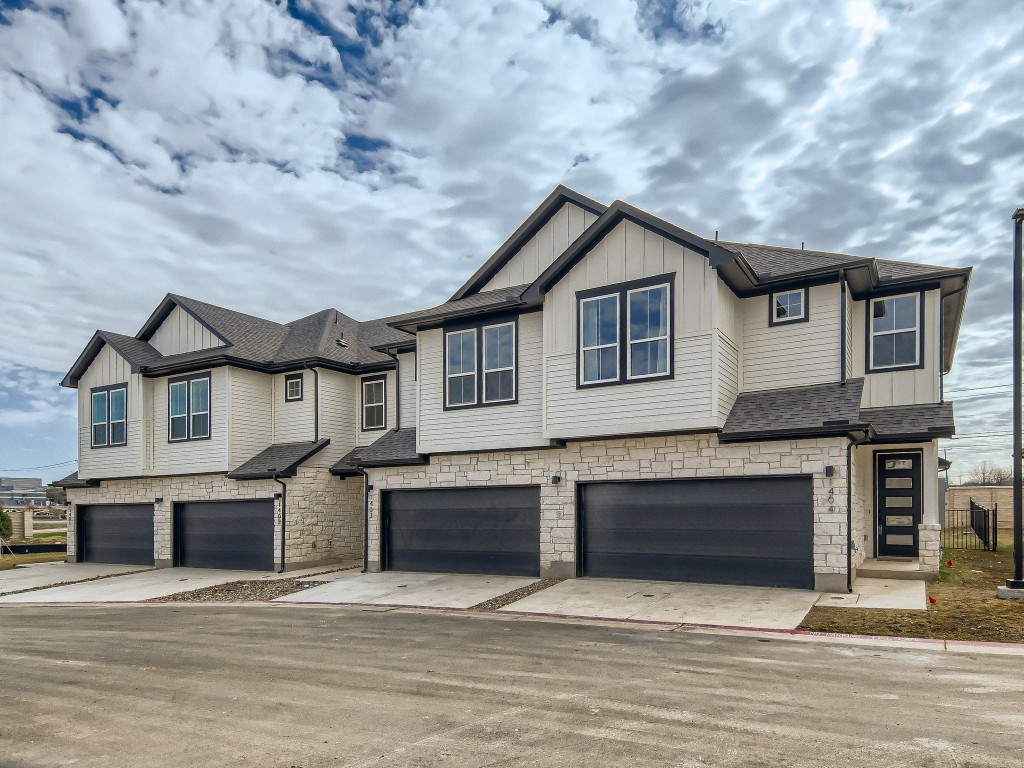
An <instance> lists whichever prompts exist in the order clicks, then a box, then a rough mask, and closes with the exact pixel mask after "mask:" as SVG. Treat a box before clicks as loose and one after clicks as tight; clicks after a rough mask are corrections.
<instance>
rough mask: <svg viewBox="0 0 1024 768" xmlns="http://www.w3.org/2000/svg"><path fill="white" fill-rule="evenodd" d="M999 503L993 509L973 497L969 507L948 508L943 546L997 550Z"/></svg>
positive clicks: (943, 529) (943, 533)
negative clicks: (982, 504)
mask: <svg viewBox="0 0 1024 768" xmlns="http://www.w3.org/2000/svg"><path fill="white" fill-rule="evenodd" d="M998 522H999V505H998V504H995V505H993V506H992V509H988V508H986V507H983V506H981V504H979V503H978V502H976V501H975V500H974V499H971V506H970V508H968V509H947V510H946V524H945V525H944V526H943V528H942V546H943V547H946V548H947V549H983V550H988V551H990V552H995V551H996V547H997V546H998V544H999V527H998V525H997V524H998Z"/></svg>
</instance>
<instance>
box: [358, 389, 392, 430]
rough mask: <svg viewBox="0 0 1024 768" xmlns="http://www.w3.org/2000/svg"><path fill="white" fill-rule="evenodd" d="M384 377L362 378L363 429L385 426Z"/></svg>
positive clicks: (382, 427) (383, 427)
mask: <svg viewBox="0 0 1024 768" xmlns="http://www.w3.org/2000/svg"><path fill="white" fill-rule="evenodd" d="M386 381H387V379H386V377H384V376H374V377H373V378H366V379H363V380H362V382H363V431H370V430H375V429H385V428H386V427H387V406H386V404H387V400H386V394H387V393H386Z"/></svg>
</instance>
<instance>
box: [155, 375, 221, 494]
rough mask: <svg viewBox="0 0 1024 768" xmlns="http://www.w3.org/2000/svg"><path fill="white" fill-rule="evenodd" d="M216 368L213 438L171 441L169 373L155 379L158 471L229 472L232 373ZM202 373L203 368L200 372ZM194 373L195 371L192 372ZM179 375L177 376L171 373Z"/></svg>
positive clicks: (212, 390) (212, 381) (212, 391)
mask: <svg viewBox="0 0 1024 768" xmlns="http://www.w3.org/2000/svg"><path fill="white" fill-rule="evenodd" d="M227 370H228V369H227V368H225V367H221V368H214V369H212V370H211V371H209V374H210V439H208V440H183V441H180V442H175V443H172V442H169V441H168V439H167V438H168V435H169V433H170V430H169V429H168V426H169V425H168V420H167V406H168V403H167V382H168V381H169V379H168V377H161V378H159V379H156V380H155V381H154V383H153V425H152V426H153V467H152V473H153V474H156V475H187V474H192V473H195V472H227V471H228V470H230V469H234V467H229V466H228V396H229V395H228V391H229V386H228V373H227ZM197 373H202V372H197ZM190 375H192V374H190ZM170 378H175V377H170Z"/></svg>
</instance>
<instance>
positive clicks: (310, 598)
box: [275, 571, 537, 608]
mask: <svg viewBox="0 0 1024 768" xmlns="http://www.w3.org/2000/svg"><path fill="white" fill-rule="evenodd" d="M314 580H315V581H323V582H324V583H323V584H321V585H320V586H317V587H310V588H309V589H307V590H305V591H303V592H297V593H295V594H291V595H285V596H284V597H279V598H277V599H276V600H275V602H279V603H355V604H368V605H414V606H421V607H425V608H469V607H471V606H474V605H477V604H478V603H482V602H484V601H486V600H491V599H492V598H495V597H498V596H499V595H504V594H506V593H508V592H511V591H513V590H515V589H520V588H522V587H526V586H529V585H530V584H533V583H535V582H536V581H537V579H534V578H529V577H519V576H478V575H472V574H445V573H402V572H401V571H386V572H384V573H359V572H358V571H343V572H341V573H330V574H324V575H323V576H320V577H316V578H315V579H313V578H311V579H310V581H314Z"/></svg>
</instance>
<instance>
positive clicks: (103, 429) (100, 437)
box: [90, 384, 128, 448]
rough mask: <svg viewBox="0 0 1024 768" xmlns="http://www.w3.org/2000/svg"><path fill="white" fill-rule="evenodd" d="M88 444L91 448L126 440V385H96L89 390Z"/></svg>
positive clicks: (125, 441) (124, 443)
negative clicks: (89, 426)
mask: <svg viewBox="0 0 1024 768" xmlns="http://www.w3.org/2000/svg"><path fill="white" fill-rule="evenodd" d="M90 400H91V406H92V408H91V410H92V417H91V420H90V423H91V430H90V432H91V435H90V444H91V445H92V447H93V448H107V447H111V446H115V445H126V444H127V442H128V386H127V385H126V384H116V385H114V386H110V387H97V388H96V389H93V390H92V392H91V397H90Z"/></svg>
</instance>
